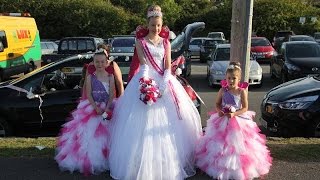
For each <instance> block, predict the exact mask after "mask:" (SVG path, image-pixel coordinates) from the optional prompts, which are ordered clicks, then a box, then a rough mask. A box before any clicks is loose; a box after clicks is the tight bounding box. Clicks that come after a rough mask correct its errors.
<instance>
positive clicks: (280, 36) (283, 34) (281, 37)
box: [272, 30, 295, 52]
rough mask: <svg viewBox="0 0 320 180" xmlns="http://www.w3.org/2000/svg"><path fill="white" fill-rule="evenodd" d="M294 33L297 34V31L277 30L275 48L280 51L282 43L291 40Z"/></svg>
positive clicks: (274, 40)
mask: <svg viewBox="0 0 320 180" xmlns="http://www.w3.org/2000/svg"><path fill="white" fill-rule="evenodd" d="M292 35H295V33H294V32H293V31H290V30H284V31H278V32H276V34H275V35H274V37H273V42H272V45H273V47H274V49H275V50H276V51H277V52H278V51H279V49H280V48H281V45H282V43H283V42H287V41H288V40H289V37H290V36H292Z"/></svg>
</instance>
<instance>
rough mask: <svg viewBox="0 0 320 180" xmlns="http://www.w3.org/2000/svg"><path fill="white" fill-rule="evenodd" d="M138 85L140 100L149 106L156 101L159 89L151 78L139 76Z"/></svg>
mask: <svg viewBox="0 0 320 180" xmlns="http://www.w3.org/2000/svg"><path fill="white" fill-rule="evenodd" d="M139 83H140V86H139V90H140V93H141V94H140V100H141V101H142V102H143V103H145V104H147V105H149V106H151V105H152V104H153V103H155V102H156V101H157V98H158V97H160V91H159V88H158V86H157V84H156V82H155V81H154V80H153V79H151V78H145V77H143V78H140V80H139Z"/></svg>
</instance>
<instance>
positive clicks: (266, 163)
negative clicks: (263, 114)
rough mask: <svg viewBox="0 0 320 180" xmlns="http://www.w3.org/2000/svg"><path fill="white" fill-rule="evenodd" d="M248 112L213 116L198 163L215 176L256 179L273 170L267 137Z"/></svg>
mask: <svg viewBox="0 0 320 180" xmlns="http://www.w3.org/2000/svg"><path fill="white" fill-rule="evenodd" d="M253 116H254V112H252V111H247V112H246V113H243V114H242V115H241V116H236V117H234V118H231V119H230V120H229V119H228V118H227V117H226V116H223V117H219V115H218V114H217V113H214V114H212V115H211V117H210V119H209V120H208V121H207V127H206V129H205V134H204V136H203V137H201V139H200V141H199V143H198V145H197V149H196V159H197V160H196V164H197V166H198V167H199V168H200V169H201V170H203V171H205V172H206V173H207V174H208V175H210V176H211V177H213V178H215V179H237V180H240V179H241V180H242V179H253V178H256V177H259V176H261V175H264V174H267V173H268V172H269V169H270V166H271V161H272V158H271V157H270V152H269V150H268V149H267V146H266V138H265V136H264V135H262V134H260V133H259V132H260V129H259V127H258V126H257V124H256V123H255V122H254V121H253V120H252V118H253Z"/></svg>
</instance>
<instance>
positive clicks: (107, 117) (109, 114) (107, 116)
mask: <svg viewBox="0 0 320 180" xmlns="http://www.w3.org/2000/svg"><path fill="white" fill-rule="evenodd" d="M102 117H103V120H110V119H111V118H112V111H107V112H104V113H103V114H102Z"/></svg>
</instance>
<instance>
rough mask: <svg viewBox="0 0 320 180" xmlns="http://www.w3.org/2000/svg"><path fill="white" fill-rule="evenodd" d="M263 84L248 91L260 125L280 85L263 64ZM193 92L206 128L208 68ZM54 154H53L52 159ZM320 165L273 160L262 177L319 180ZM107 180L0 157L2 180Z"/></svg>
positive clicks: (210, 93)
mask: <svg viewBox="0 0 320 180" xmlns="http://www.w3.org/2000/svg"><path fill="white" fill-rule="evenodd" d="M262 67H263V73H264V74H263V78H264V84H263V86H262V87H261V88H255V87H250V88H249V109H250V110H253V111H255V112H256V113H257V114H256V118H255V121H256V122H257V123H258V124H260V122H259V118H260V109H259V108H260V103H261V100H262V98H263V96H264V94H265V93H266V92H267V91H268V90H269V89H271V88H272V87H274V86H276V85H277V82H276V81H274V80H271V79H270V75H269V66H268V65H262ZM189 81H190V83H191V84H192V86H193V87H194V89H195V90H196V91H197V92H198V93H199V95H200V96H201V98H202V99H203V100H204V102H205V104H206V106H207V107H205V106H202V111H201V117H202V124H203V126H205V125H206V120H207V118H208V116H207V113H208V112H209V111H211V110H212V109H213V106H214V103H215V97H216V93H217V91H218V90H219V88H218V87H217V88H212V87H209V86H208V85H207V80H206V66H205V64H200V63H197V62H193V65H192V75H191V77H190V78H189ZM53 156H54V155H52V157H53ZM319 170H320V163H317V162H304V163H301V162H295V160H294V159H293V160H291V161H279V160H274V162H273V165H272V167H271V170H270V173H269V174H268V175H267V176H265V177H263V179H266V180H286V179H288V180H289V179H290V180H298V179H306V180H316V179H319V177H320V171H319ZM51 179H52V180H56V179H59V180H82V179H93V180H96V179H97V180H98V179H99V180H100V179H101V180H102V179H103V180H106V179H111V177H110V176H109V173H108V172H107V173H104V174H100V175H93V176H90V177H84V176H83V175H82V174H80V173H73V174H70V173H68V172H60V170H59V168H58V166H57V164H56V163H55V161H54V160H53V158H0V180H51ZM188 179H190V180H209V179H210V178H209V177H208V176H207V175H206V174H205V173H202V172H198V173H197V174H196V175H195V176H193V177H190V178H188Z"/></svg>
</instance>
